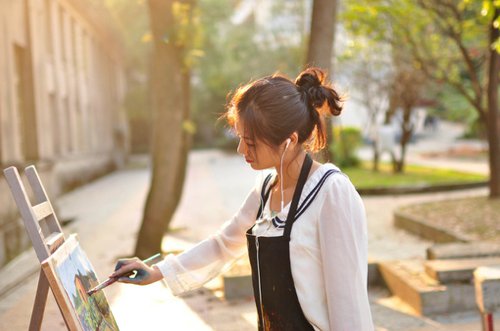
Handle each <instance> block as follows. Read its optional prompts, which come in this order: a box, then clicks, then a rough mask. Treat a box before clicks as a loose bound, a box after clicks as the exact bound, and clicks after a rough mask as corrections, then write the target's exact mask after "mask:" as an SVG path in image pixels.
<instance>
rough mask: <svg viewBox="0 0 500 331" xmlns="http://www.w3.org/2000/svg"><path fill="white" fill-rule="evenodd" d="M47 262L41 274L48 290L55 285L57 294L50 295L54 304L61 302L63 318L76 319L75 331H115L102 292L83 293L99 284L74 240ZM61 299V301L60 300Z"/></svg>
mask: <svg viewBox="0 0 500 331" xmlns="http://www.w3.org/2000/svg"><path fill="white" fill-rule="evenodd" d="M47 260H48V261H46V262H44V264H43V266H44V271H45V273H46V274H47V278H48V279H49V282H50V283H51V288H53V286H54V285H55V286H57V287H58V288H59V290H60V291H55V292H54V295H55V296H56V300H57V301H58V304H60V301H63V302H62V303H64V305H65V306H66V309H67V310H69V312H68V313H69V314H68V316H65V319H66V320H67V317H69V318H71V319H76V320H77V323H75V324H79V328H81V329H83V330H85V331H94V330H103V331H105V330H118V326H117V324H116V321H115V318H114V316H113V314H112V312H111V310H110V307H109V304H108V301H107V299H106V296H105V295H104V292H103V291H98V292H96V293H94V294H92V295H91V296H89V295H87V291H88V290H90V289H91V288H93V287H94V286H96V285H97V284H99V281H98V279H97V276H96V274H95V272H94V269H93V267H92V265H91V263H90V261H89V260H88V258H87V256H86V254H85V252H84V251H83V250H82V248H81V247H80V245H79V244H78V241H77V240H76V238H75V236H71V237H70V238H69V239H68V240H66V242H65V243H64V244H63V245H62V246H61V247H59V248H58V249H57V250H56V252H55V253H54V254H53V255H52V256H51V257H49V259H47ZM53 289H54V288H53ZM57 293H58V294H57ZM61 295H62V296H64V297H60V296H61ZM58 296H59V298H58ZM60 305H61V304H60ZM63 314H64V309H63Z"/></svg>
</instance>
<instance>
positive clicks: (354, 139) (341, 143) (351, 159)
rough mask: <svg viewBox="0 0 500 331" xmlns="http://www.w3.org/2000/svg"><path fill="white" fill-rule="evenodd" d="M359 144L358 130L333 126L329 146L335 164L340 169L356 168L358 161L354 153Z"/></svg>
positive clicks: (360, 141) (360, 138)
mask: <svg viewBox="0 0 500 331" xmlns="http://www.w3.org/2000/svg"><path fill="white" fill-rule="evenodd" d="M361 144H362V137H361V131H360V130H359V129H358V128H355V127H337V126H335V127H334V128H333V143H331V144H330V149H331V151H332V154H333V155H334V157H335V160H334V161H335V164H337V166H339V167H341V168H344V167H356V166H358V165H359V163H360V160H359V158H358V157H357V156H356V152H357V149H358V148H359V147H360V146H361Z"/></svg>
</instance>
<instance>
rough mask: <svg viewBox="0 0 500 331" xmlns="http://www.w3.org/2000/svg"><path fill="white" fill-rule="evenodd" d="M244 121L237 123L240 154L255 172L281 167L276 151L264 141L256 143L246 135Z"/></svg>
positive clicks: (257, 140)
mask: <svg viewBox="0 0 500 331" xmlns="http://www.w3.org/2000/svg"><path fill="white" fill-rule="evenodd" d="M244 132H245V130H244V126H243V123H242V121H238V122H237V123H236V134H237V135H238V138H239V139H240V142H239V144H238V149H237V151H238V153H239V154H241V155H243V156H244V157H245V160H246V161H247V163H248V164H250V166H251V167H252V169H254V170H262V169H268V168H272V167H276V164H278V165H279V157H278V156H277V153H276V150H274V149H273V148H271V147H270V146H268V145H267V144H265V143H264V142H263V141H261V140H259V139H256V140H255V141H254V140H252V139H251V138H249V137H246V136H245V134H244Z"/></svg>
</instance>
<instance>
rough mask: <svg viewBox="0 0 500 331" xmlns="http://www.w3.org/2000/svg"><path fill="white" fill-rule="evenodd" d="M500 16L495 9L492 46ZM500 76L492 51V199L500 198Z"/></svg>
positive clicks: (498, 60) (498, 58)
mask: <svg viewBox="0 0 500 331" xmlns="http://www.w3.org/2000/svg"><path fill="white" fill-rule="evenodd" d="M499 16H500V10H499V8H495V11H494V14H493V18H492V21H491V22H492V23H491V24H490V45H493V43H495V42H497V41H498V38H499V37H500V31H499V30H498V28H495V27H494V25H493V22H495V21H496V20H497V19H498V17H499ZM499 74H500V55H499V54H498V51H497V50H496V49H495V48H493V49H490V58H489V67H488V121H487V126H488V130H487V131H488V144H489V152H488V153H489V162H490V197H491V198H495V197H500V111H499V109H498V83H499V79H498V75H499Z"/></svg>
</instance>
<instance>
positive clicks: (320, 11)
mask: <svg viewBox="0 0 500 331" xmlns="http://www.w3.org/2000/svg"><path fill="white" fill-rule="evenodd" d="M336 16H337V0H314V1H313V10H312V18H311V32H310V35H309V45H308V49H307V59H306V65H308V66H316V67H320V68H322V69H324V70H327V71H328V72H329V73H330V77H333V76H332V75H333V65H332V56H333V42H334V38H335V23H336ZM323 120H324V126H325V130H326V134H327V140H326V146H325V149H324V150H323V152H322V153H320V154H319V155H317V158H318V159H319V160H321V161H323V162H326V161H328V160H330V161H333V160H334V155H333V153H332V151H331V149H330V143H331V141H332V137H333V128H332V122H331V120H330V119H323Z"/></svg>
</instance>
